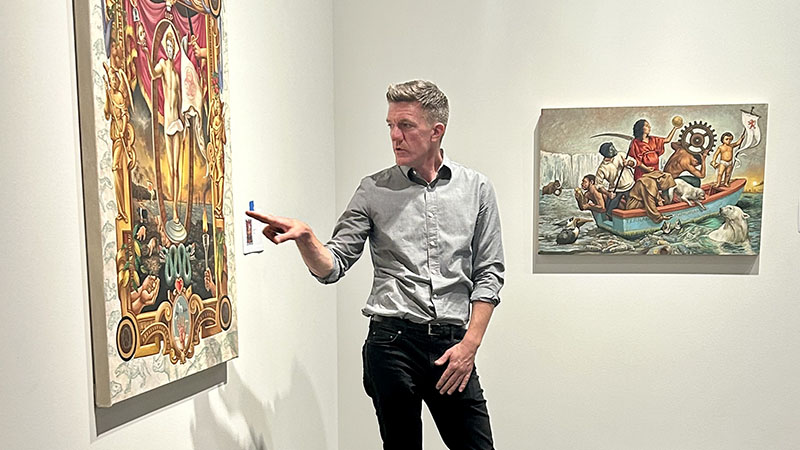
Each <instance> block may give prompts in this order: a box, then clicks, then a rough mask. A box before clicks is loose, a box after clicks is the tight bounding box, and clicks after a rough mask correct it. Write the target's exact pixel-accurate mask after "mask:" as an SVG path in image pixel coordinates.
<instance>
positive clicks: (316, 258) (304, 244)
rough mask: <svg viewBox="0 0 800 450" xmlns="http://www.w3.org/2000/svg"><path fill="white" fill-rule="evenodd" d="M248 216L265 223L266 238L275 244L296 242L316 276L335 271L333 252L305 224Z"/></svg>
mask: <svg viewBox="0 0 800 450" xmlns="http://www.w3.org/2000/svg"><path fill="white" fill-rule="evenodd" d="M246 213H247V215H248V216H250V217H252V218H254V219H256V220H258V221H259V222H262V223H264V224H265V225H266V226H265V227H264V231H263V233H264V236H266V237H267V239H269V240H270V241H272V242H273V243H275V244H280V243H282V242H286V241H294V242H295V244H297V249H298V250H299V251H300V256H302V257H303V262H304V263H305V264H306V266H308V269H309V270H310V271H311V273H313V274H314V275H316V276H318V277H320V278H325V277H326V276H328V275H330V273H331V271H332V270H333V257H331V252H330V251H328V249H327V248H325V246H324V245H323V244H322V242H320V241H319V239H317V236H316V235H315V234H314V231H313V230H312V229H311V227H309V226H308V225H307V224H305V223H304V222H301V221H299V220H297V219H291V218H288V217H279V216H273V215H270V214H259V213H257V212H255V211H247V212H246Z"/></svg>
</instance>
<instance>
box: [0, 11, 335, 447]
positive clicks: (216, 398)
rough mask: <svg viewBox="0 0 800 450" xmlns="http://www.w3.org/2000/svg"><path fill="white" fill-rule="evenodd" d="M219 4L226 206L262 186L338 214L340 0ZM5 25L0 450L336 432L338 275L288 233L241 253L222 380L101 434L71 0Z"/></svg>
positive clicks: (242, 441)
mask: <svg viewBox="0 0 800 450" xmlns="http://www.w3.org/2000/svg"><path fill="white" fill-rule="evenodd" d="M226 3H227V8H228V9H227V12H228V20H229V21H228V23H227V30H228V33H229V36H230V50H231V51H230V55H229V58H228V60H227V62H228V63H229V64H230V67H231V76H230V78H229V80H228V81H229V82H230V87H231V89H230V92H231V98H230V114H231V118H232V129H231V133H230V135H229V143H230V148H231V149H232V151H233V154H234V164H233V167H232V171H233V179H234V187H233V194H234V199H235V201H234V203H235V204H234V207H235V210H236V212H237V213H238V214H243V211H244V210H245V209H246V207H247V202H248V201H249V200H255V202H256V205H257V206H258V207H260V208H269V209H270V210H272V211H274V212H277V213H284V214H296V215H298V216H302V217H304V218H305V219H306V220H308V221H309V222H310V223H312V224H314V225H316V226H319V227H321V228H330V227H331V226H332V224H333V222H334V220H335V216H336V211H335V209H334V195H333V187H334V180H335V179H334V176H335V174H334V172H333V169H332V167H333V164H334V145H333V46H332V42H331V36H332V33H333V28H332V26H333V23H332V5H331V3H330V2H319V1H305V0H300V1H297V0H294V1H271V2H261V1H255V0H250V1H234V2H230V1H229V2H226ZM0 26H2V29H3V30H4V35H5V40H4V42H5V44H4V46H3V58H4V60H5V65H4V70H3V74H2V75H1V76H0V77H1V79H2V83H0V89H2V97H1V98H2V105H3V109H2V112H0V124H2V127H1V128H0V148H1V149H2V163H0V182H1V183H2V184H1V186H2V187H1V188H0V192H1V194H2V195H0V202H1V203H0V205H1V206H0V209H1V210H2V216H1V217H2V224H3V230H4V231H3V235H4V236H5V237H4V238H3V239H2V241H3V244H2V247H3V251H2V256H0V258H2V259H1V260H2V271H1V272H0V274H1V275H0V279H1V280H2V286H3V290H4V292H5V295H4V299H3V306H4V308H3V310H4V311H5V313H4V314H5V316H4V319H3V321H2V322H3V325H2V326H0V337H2V345H1V346H0V365H2V374H3V383H2V385H0V448H4V449H15V450H16V449H112V448H113V449H141V448H154V449H164V448H170V449H187V450H188V449H194V450H219V449H255V448H258V449H269V450H273V449H336V448H338V424H337V379H336V376H337V373H336V364H337V361H336V358H337V354H336V327H337V324H336V321H335V317H336V304H335V296H336V293H335V288H334V287H324V286H321V285H318V284H317V283H316V282H315V281H313V279H312V278H311V277H310V276H309V275H308V273H307V271H306V270H305V269H304V267H303V265H302V263H301V262H300V260H299V258H298V257H297V256H296V255H295V253H296V250H295V249H294V248H292V247H290V246H289V245H287V246H285V247H280V248H277V249H275V248H271V249H270V251H269V252H266V253H264V254H261V255H255V256H247V257H243V256H241V253H239V252H238V251H237V256H238V259H237V261H236V265H237V280H238V284H237V292H238V298H237V301H238V320H239V330H240V331H239V351H240V353H239V355H240V356H239V358H238V359H236V360H234V361H232V362H231V363H229V364H227V384H225V385H224V386H221V387H214V388H211V389H207V390H205V391H202V392H200V393H197V394H194V395H190V396H188V397H187V398H185V399H183V400H180V401H177V402H174V403H171V404H169V405H167V406H164V407H162V408H159V409H156V410H154V411H151V412H149V413H147V414H145V415H144V416H142V417H139V418H137V419H135V420H133V421H131V422H128V423H125V424H123V425H121V426H119V427H117V428H114V429H112V430H110V431H107V432H105V433H103V434H101V435H100V436H97V433H96V423H95V413H94V408H93V404H94V399H93V394H92V385H91V379H92V365H91V340H90V330H89V310H88V304H89V303H88V297H87V291H88V288H87V274H86V269H85V267H86V259H85V258H86V256H85V251H84V248H83V246H84V237H83V236H84V230H83V201H82V192H81V189H82V188H81V167H80V149H79V136H78V131H77V129H78V119H77V91H76V89H77V87H76V86H77V83H76V75H75V72H76V68H75V57H74V50H73V30H72V2H71V1H59V2H50V3H48V4H47V5H45V4H43V3H41V2H9V3H8V4H6V5H4V6H3V12H2V15H0ZM226 169H227V168H226ZM241 226H242V222H241V221H240V222H239V223H237V224H236V227H237V229H236V248H237V249H240V248H241V242H240V236H241ZM198 376H200V377H204V376H207V375H206V374H201V375H198ZM133 382H134V383H135V382H136V379H134V380H133Z"/></svg>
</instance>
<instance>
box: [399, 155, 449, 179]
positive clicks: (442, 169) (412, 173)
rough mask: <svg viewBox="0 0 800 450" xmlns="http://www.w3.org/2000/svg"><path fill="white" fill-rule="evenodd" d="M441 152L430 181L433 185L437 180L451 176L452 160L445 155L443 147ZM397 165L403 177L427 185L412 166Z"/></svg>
mask: <svg viewBox="0 0 800 450" xmlns="http://www.w3.org/2000/svg"><path fill="white" fill-rule="evenodd" d="M441 152H442V164H441V165H439V168H438V169H436V178H434V179H433V181H431V182H430V185H431V186H433V185H435V184H436V183H437V182H438V181H439V180H449V179H451V178H452V177H453V170H452V166H453V163H452V161H450V158H449V157H448V156H447V153H445V151H444V149H441ZM398 167H400V170H401V171H402V172H403V175H405V177H406V178H408V179H409V181H412V182H414V183H418V184H422V185H426V186H427V185H428V183H427V182H426V181H425V180H424V179H422V178H421V177H419V176H417V171H416V170H414V169H413V168H411V167H408V166H398Z"/></svg>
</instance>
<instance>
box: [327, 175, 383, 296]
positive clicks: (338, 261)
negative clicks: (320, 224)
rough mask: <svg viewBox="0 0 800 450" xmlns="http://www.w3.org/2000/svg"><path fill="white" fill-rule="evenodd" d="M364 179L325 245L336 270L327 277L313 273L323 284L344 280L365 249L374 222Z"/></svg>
mask: <svg viewBox="0 0 800 450" xmlns="http://www.w3.org/2000/svg"><path fill="white" fill-rule="evenodd" d="M364 182H365V180H362V182H361V184H360V185H359V186H358V189H356V192H355V194H353V198H351V199H350V203H349V204H348V205H347V208H346V209H345V211H344V212H343V213H342V215H341V216H340V217H339V220H338V221H337V222H336V226H335V227H334V229H333V235H332V237H331V239H330V241H328V242H327V243H326V244H325V247H326V248H327V249H328V250H329V251H330V252H331V256H332V258H333V270H331V273H330V274H328V275H327V276H325V277H318V276H316V275H314V274H313V273H312V275H314V278H316V279H317V280H318V281H319V282H320V283H323V284H330V283H335V282H337V281H339V279H341V278H342V277H343V276H344V274H345V272H347V270H348V269H350V267H352V266H353V264H355V263H356V261H358V259H359V258H360V257H361V254H362V253H363V252H364V244H365V242H366V241H367V237H368V236H369V233H370V231H371V230H372V221H371V220H370V218H369V213H368V209H367V206H368V205H367V198H366V195H365V189H364Z"/></svg>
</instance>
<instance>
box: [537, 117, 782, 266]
mask: <svg viewBox="0 0 800 450" xmlns="http://www.w3.org/2000/svg"><path fill="white" fill-rule="evenodd" d="M767 109H768V108H767V105H766V104H737V105H704V106H660V107H614V108H572V109H544V110H542V115H541V117H540V119H539V124H538V128H537V133H538V135H537V146H538V151H539V154H538V161H539V170H538V174H539V179H538V186H539V190H538V191H539V199H538V200H539V214H538V252H539V253H540V254H628V255H636V254H651V255H660V254H670V255H757V254H758V253H759V250H760V246H761V239H760V236H761V217H762V206H761V205H762V197H763V192H764V157H765V151H766V131H767V128H766V127H767Z"/></svg>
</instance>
